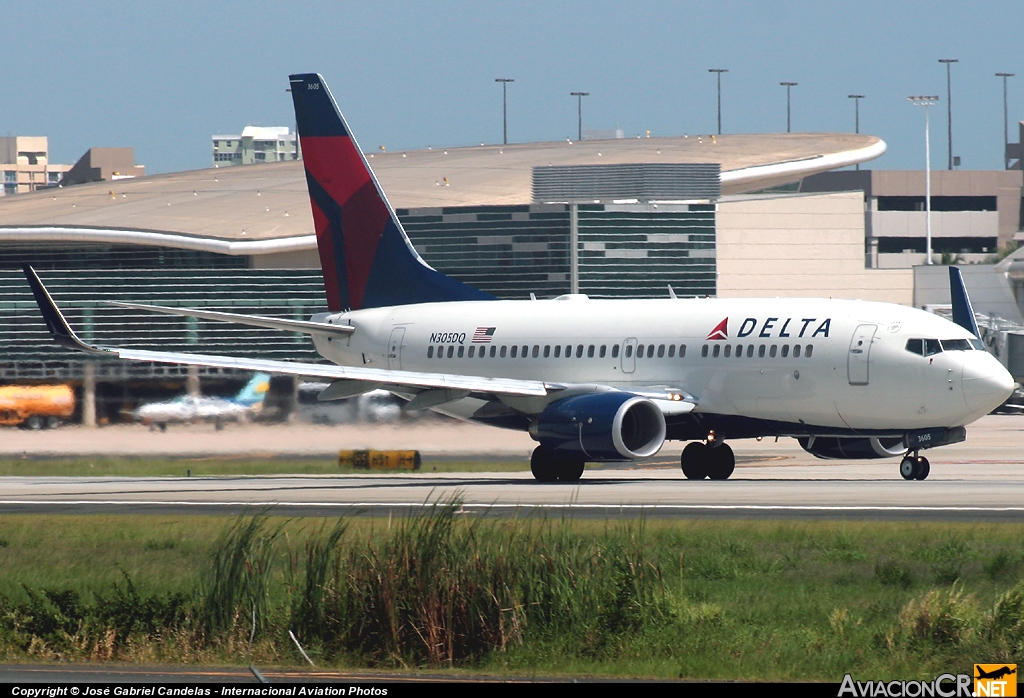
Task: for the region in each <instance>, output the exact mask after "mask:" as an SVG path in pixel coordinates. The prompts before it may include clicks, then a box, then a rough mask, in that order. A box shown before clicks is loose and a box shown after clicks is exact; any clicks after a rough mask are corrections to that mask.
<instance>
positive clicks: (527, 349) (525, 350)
mask: <svg viewBox="0 0 1024 698" xmlns="http://www.w3.org/2000/svg"><path fill="white" fill-rule="evenodd" d="M529 355H530V346H529V345H528V344H524V345H523V358H524V359H525V358H527V357H528V356H529Z"/></svg>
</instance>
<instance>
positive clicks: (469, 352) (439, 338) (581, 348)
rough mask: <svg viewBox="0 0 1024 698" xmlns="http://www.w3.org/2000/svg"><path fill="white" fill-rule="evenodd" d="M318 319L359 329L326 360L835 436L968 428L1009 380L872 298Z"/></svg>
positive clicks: (957, 331)
mask: <svg viewBox="0 0 1024 698" xmlns="http://www.w3.org/2000/svg"><path fill="white" fill-rule="evenodd" d="M317 319H320V320H322V321H327V320H330V321H333V322H342V323H346V324H350V325H352V326H354V327H355V332H354V333H352V334H351V335H350V336H349V337H347V338H334V339H330V340H329V339H328V338H327V337H324V336H315V337H314V341H315V344H316V348H317V350H318V351H319V352H320V354H321V355H323V356H324V357H325V358H327V359H329V360H331V361H333V362H335V363H338V364H341V365H349V366H371V367H375V368H389V369H401V370H406V371H421V372H431V373H446V374H462V375H478V376H498V377H505V378H518V379H530V380H540V381H545V382H548V383H565V384H569V383H571V384H598V385H605V386H612V387H617V388H621V389H623V390H630V389H631V388H633V389H640V388H645V387H646V388H649V387H656V386H664V387H668V388H672V389H676V390H680V391H684V392H685V393H687V394H688V395H690V396H692V397H693V398H694V400H695V402H696V405H697V407H696V408H695V410H694V412H695V413H707V414H716V415H730V416H742V417H750V418H755V419H762V420H774V421H782V422H787V423H793V424H807V425H817V426H821V427H828V428H835V429H854V430H856V429H865V430H887V429H893V430H907V429H918V428H930V427H953V426H961V425H964V424H967V423H969V422H971V421H973V420H975V419H977V418H979V417H980V416H982V415H984V414H986V413H988V412H989V411H991V410H992V409H993V408H995V407H996V406H998V405H999V404H1001V402H1002V401H1003V400H1005V399H1006V397H1007V396H1008V395H1009V393H1010V391H1012V387H1013V381H1012V379H1011V378H1010V377H1009V374H1007V373H1006V371H1005V370H1004V369H1003V368H1002V366H1001V365H1000V364H999V363H998V362H997V361H996V360H995V359H994V358H993V357H991V356H990V355H989V354H988V353H987V352H985V351H979V350H975V349H973V348H968V349H967V350H964V349H963V348H961V349H953V350H946V351H939V352H937V353H933V354H931V355H925V354H924V352H923V351H922V352H920V353H915V352H913V351H910V350H908V348H907V347H908V340H909V339H921V340H929V339H930V340H940V341H946V342H947V346H955V345H956V342H954V341H952V340H961V341H960V342H959V346H961V347H963V346H964V341H963V340H971V339H973V337H972V335H971V334H970V333H969V332H967V331H966V330H964V329H963V328H961V327H959V326H958V325H955V324H953V323H951V322H949V321H947V320H945V319H942V318H940V317H938V316H935V315H932V314H929V313H925V312H923V311H920V310H916V309H913V308H907V307H903V306H898V305H891V304H886V303H874V302H866V301H845V300H829V299H794V298H774V299H743V300H729V299H665V300H588V299H586V298H585V297H567V298H565V299H556V300H545V301H473V302H450V303H429V304H420V305H403V306H393V307H387V308H375V309H367V310H359V311H352V312H347V313H342V314H335V315H326V314H325V315H319V316H317ZM726 319H727V322H726V323H725V324H724V325H723V321H724V320H726ZM720 326H721V327H720ZM492 328H493V329H492ZM716 329H718V330H719V331H718V332H715V330H716ZM975 341H976V340H975ZM922 346H925V344H924V343H922ZM933 346H936V347H937V346H939V345H938V344H935V345H933ZM556 347H557V349H556ZM524 353H525V356H524ZM552 399H557V395H555V396H554V397H549V398H547V399H542V400H539V401H538V399H536V398H523V399H519V400H518V402H517V399H514V398H507V399H503V401H504V402H506V403H507V404H509V405H511V406H512V407H514V408H515V409H517V410H520V411H522V412H523V413H525V414H531V413H537V412H539V411H540V410H542V409H543V407H544V406H545V404H546V403H547V402H550V401H551V400H552ZM481 404H482V402H481V401H480V400H474V399H472V398H466V399H464V400H462V401H459V402H455V403H451V404H448V405H446V406H445V410H444V411H446V412H448V413H450V414H455V415H461V416H466V417H468V416H471V415H472V414H473V412H474V411H475V410H476V409H478V408H479V406H480V405H481Z"/></svg>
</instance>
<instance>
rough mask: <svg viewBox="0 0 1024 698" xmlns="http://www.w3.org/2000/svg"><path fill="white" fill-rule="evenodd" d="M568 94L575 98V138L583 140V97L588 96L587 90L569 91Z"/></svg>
mask: <svg viewBox="0 0 1024 698" xmlns="http://www.w3.org/2000/svg"><path fill="white" fill-rule="evenodd" d="M569 94H570V95H572V96H573V97H575V98H576V102H577V103H576V117H577V118H578V119H579V132H578V133H577V136H576V140H577V141H582V140H583V98H584V97H589V96H590V93H589V92H570V93H569Z"/></svg>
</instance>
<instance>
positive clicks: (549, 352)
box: [544, 344, 551, 359]
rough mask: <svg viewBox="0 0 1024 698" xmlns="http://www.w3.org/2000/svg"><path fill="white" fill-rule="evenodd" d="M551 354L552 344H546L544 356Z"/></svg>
mask: <svg viewBox="0 0 1024 698" xmlns="http://www.w3.org/2000/svg"><path fill="white" fill-rule="evenodd" d="M549 356H551V345H550V344H545V345H544V358H545V359H546V358H548V357H549Z"/></svg>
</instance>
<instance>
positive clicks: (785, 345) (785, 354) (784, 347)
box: [782, 344, 789, 358]
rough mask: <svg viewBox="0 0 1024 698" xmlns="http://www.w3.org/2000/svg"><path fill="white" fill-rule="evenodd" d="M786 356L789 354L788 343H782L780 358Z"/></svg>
mask: <svg viewBox="0 0 1024 698" xmlns="http://www.w3.org/2000/svg"><path fill="white" fill-rule="evenodd" d="M787 356H789V345H788V344H783V345H782V358H786V357H787Z"/></svg>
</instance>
